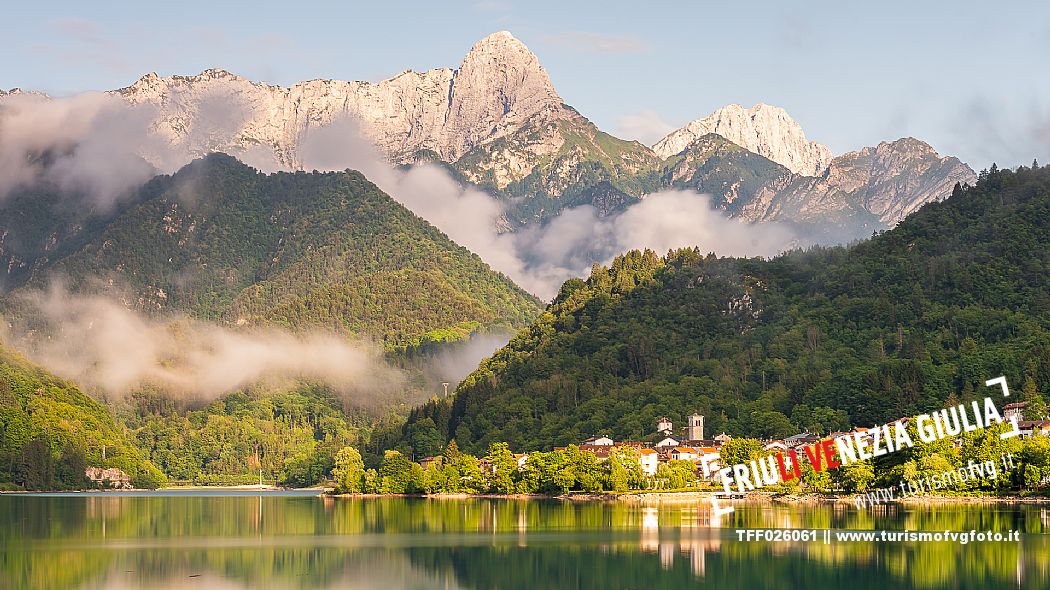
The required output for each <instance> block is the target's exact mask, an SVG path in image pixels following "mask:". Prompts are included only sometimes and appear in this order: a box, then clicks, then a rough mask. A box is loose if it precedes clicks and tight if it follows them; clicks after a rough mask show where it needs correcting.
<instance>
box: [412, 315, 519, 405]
mask: <svg viewBox="0 0 1050 590" xmlns="http://www.w3.org/2000/svg"><path fill="white" fill-rule="evenodd" d="M513 336H514V333H513V332H510V331H506V330H498V331H494V332H481V333H476V334H473V335H471V337H470V338H469V339H468V340H465V341H463V342H456V343H454V344H451V345H449V346H447V347H445V348H444V349H442V350H441V351H440V352H438V353H437V354H435V355H434V356H432V357H431V358H430V359H428V361H427V367H426V373H427V375H428V376H429V377H430V378H431V379H433V380H434V381H435V382H436V383H438V384H440V383H442V382H445V383H448V384H449V388H448V390H449V391H452V390H453V389H455V388H456V386H457V385H458V384H459V382H460V381H462V380H463V379H464V378H465V377H466V376H467V375H469V374H471V373H472V372H473V371H474V369H477V368H478V365H479V364H481V361H483V360H484V359H486V358H488V357H490V356H492V353H494V352H496V351H497V350H499V349H500V348H503V346H504V345H505V344H507V343H508V342H510V339H511V338H512V337H513Z"/></svg>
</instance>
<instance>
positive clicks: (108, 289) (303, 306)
mask: <svg viewBox="0 0 1050 590" xmlns="http://www.w3.org/2000/svg"><path fill="white" fill-rule="evenodd" d="M71 206H72V205H71V204H69V203H65V204H63V201H61V200H60V199H59V200H56V198H55V197H53V196H52V197H51V198H50V199H43V200H34V199H32V198H25V199H15V200H13V201H9V203H8V204H7V205H5V209H4V214H5V216H6V215H9V216H8V217H5V219H12V220H15V219H20V220H22V221H20V224H23V222H24V227H23V226H22V225H20V226H18V227H11V228H6V227H5V228H4V230H5V232H6V233H5V234H4V235H5V236H7V233H10V234H11V236H7V238H6V239H7V240H8V246H7V249H8V250H11V249H12V248H15V249H17V248H16V245H17V246H19V247H21V248H22V249H24V250H25V252H24V253H22V255H21V258H24V259H26V260H30V261H31V262H32V264H29V265H28V266H26V268H25V269H23V271H22V272H21V273H20V274H15V275H12V276H10V277H8V279H9V282H10V286H16V287H17V286H19V285H23V283H24V286H23V287H22V290H23V291H24V290H25V289H26V288H30V289H32V288H41V287H44V286H45V284H46V283H48V282H49V281H50V280H51V279H52V278H53V277H55V276H61V277H65V278H67V280H68V282H69V286H70V287H71V288H73V289H75V290H77V291H82V292H83V291H92V292H99V291H101V292H104V293H106V294H109V295H116V296H120V297H121V298H122V299H123V300H124V301H128V302H131V303H132V304H133V305H134V306H135V307H136V308H138V309H139V310H141V311H145V312H150V313H157V312H173V311H174V312H184V313H188V314H189V315H192V316H194V317H197V318H200V319H205V320H215V321H220V322H222V323H225V324H229V325H234V324H236V325H258V324H269V325H280V326H285V327H289V328H292V329H295V330H303V329H308V328H311V327H323V328H325V329H329V330H335V331H338V332H340V333H344V334H353V335H357V336H366V337H369V338H374V339H377V340H380V341H381V342H383V343H384V344H385V345H386V346H387V348H388V349H397V348H404V347H406V346H413V345H416V344H419V343H421V342H428V341H443V340H449V339H456V338H460V337H463V336H465V335H467V334H469V333H470V332H471V331H472V330H473V328H475V327H478V326H482V327H485V328H492V327H502V328H520V327H522V326H524V325H525V324H526V323H527V322H528V321H529V320H531V319H532V318H533V317H535V315H536V314H537V313H538V312H539V310H540V304H539V301H538V300H536V298H534V297H532V296H531V295H529V294H527V293H526V292H524V291H523V290H521V289H520V288H519V287H517V286H516V285H515V284H514V283H513V282H511V281H510V280H509V279H507V278H506V277H504V276H503V275H500V274H498V273H496V272H493V271H492V270H491V269H490V268H489V267H488V266H487V265H486V264H485V263H484V262H482V261H481V259H480V258H478V257H477V256H476V255H474V254H472V253H471V252H470V251H468V250H466V249H465V248H463V247H461V246H458V245H456V244H455V243H454V242H452V241H451V240H449V239H448V237H447V236H445V235H444V234H442V233H441V232H440V231H439V230H437V229H436V228H435V227H433V226H431V225H429V224H428V223H426V222H425V221H423V220H422V219H420V218H419V217H417V216H416V215H414V214H413V213H412V212H411V211H409V210H408V209H405V208H404V207H402V206H401V205H400V204H398V203H397V202H395V201H394V200H393V199H391V198H390V197H389V196H387V195H386V194H385V193H383V192H382V191H380V190H379V189H378V188H376V186H375V185H373V184H372V183H371V182H369V181H368V180H367V179H365V177H364V176H362V175H361V174H360V173H357V172H338V173H335V172H333V173H317V172H315V173H305V172H296V173H277V174H269V175H267V174H262V173H260V172H258V171H256V170H255V169H253V168H251V167H249V166H247V165H245V164H242V163H240V162H239V161H237V160H236V159H234V158H232V157H229V156H225V155H223V154H212V155H210V156H208V157H206V158H203V159H201V160H197V161H195V162H193V163H192V164H189V165H188V166H186V167H184V168H183V169H182V170H180V171H179V172H177V173H176V174H174V175H173V176H158V177H156V178H154V179H153V180H151V181H150V182H149V183H148V184H147V185H146V186H145V187H143V188H142V189H141V191H140V192H139V194H137V195H135V196H133V197H131V204H130V205H129V206H127V207H126V208H125V209H124V210H123V211H121V213H120V215H118V216H116V217H115V218H113V219H110V218H109V217H105V216H97V215H96V216H92V217H90V218H89V219H90V220H92V221H90V222H88V223H87V224H86V226H87V227H86V228H85V227H83V226H84V224H79V225H78V224H73V225H72V226H70V227H66V226H67V225H69V224H63V223H62V220H63V219H65V218H66V217H68V214H66V213H64V212H65V211H66V210H67V209H68V208H69V207H71ZM50 216H53V218H51V217H50ZM40 217H45V218H49V219H51V221H50V222H49V223H45V221H46V220H44V221H42V220H40V219H38V218H40ZM56 224H57V225H56ZM38 226H39V227H38ZM74 227H75V228H76V229H77V230H78V231H74V229H73V228H74ZM22 234H25V235H22ZM20 235H21V239H20V240H16V239H15V238H16V237H19V236H20ZM44 236H47V238H46V239H45V237H44ZM2 246H3V244H0V253H2V252H3V251H4V250H3V248H2ZM20 251H21V250H20ZM45 254H46V255H45ZM16 266H17V265H16ZM30 271H31V272H30Z"/></svg>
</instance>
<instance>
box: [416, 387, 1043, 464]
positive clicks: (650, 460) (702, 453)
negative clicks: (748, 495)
mask: <svg viewBox="0 0 1050 590" xmlns="http://www.w3.org/2000/svg"><path fill="white" fill-rule="evenodd" d="M1027 405H1028V403H1027V402H1014V403H1009V404H1006V405H1005V406H1004V407H1003V418H1004V419H1005V420H1006V421H1008V422H1014V421H1016V424H1017V429H1018V431H1019V432H1020V437H1021V438H1031V437H1033V436H1050V420H1048V419H1047V417H1046V416H1042V417H1040V418H1039V419H1027V417H1026V415H1025V408H1026V407H1027ZM910 420H911V418H910V417H902V418H898V419H897V420H894V421H893V422H891V423H890V424H892V425H894V426H896V425H898V424H900V425H901V426H905V425H907V423H908V422H909V421H910ZM877 430H878V429H877V428H864V427H857V428H854V429H853V430H852V431H848V432H847V431H836V432H832V433H829V434H827V435H819V434H814V433H809V432H801V433H798V434H793V435H791V436H788V437H785V438H783V439H775V440H761V441H760V442H761V443H762V450H763V451H769V452H776V451H788V450H793V449H796V448H800V447H804V446H807V445H812V444H814V443H817V442H820V441H822V440H835V439H837V438H840V437H850V438H853V439H855V440H865V441H868V442H869V443H876V442H877V438H878V433H877V432H876V431H877ZM732 438H733V437H732V436H730V435H729V434H726V433H725V432H722V433H719V434H717V435H715V436H713V437H711V438H705V437H704V416H702V415H700V414H696V413H694V414H691V415H690V416H688V417H687V418H686V426H685V427H684V429H683V430H682V433H681V435H676V434H675V428H674V423H673V422H672V421H671V420H670V419H669V418H666V417H662V418H659V419H658V420H657V421H656V429H655V436H654V437H653V439H654V440H653V441H650V442H645V441H634V440H615V439H613V438H612V437H610V436H606V435H597V436H592V437H590V438H588V439H586V440H584V441H581V442H580V443H578V444H577V446H578V447H579V449H580V450H581V451H584V452H589V453H592V454H594V456H595V457H596V458H597V459H598V461H605V460H606V459H608V458H609V456H610V455H611V454H612V452H613V450H614V449H617V448H623V447H627V448H629V449H633V450H634V451H635V454H636V457H637V461H638V465H639V467H640V468H641V471H642V473H643V474H644V475H645V476H648V477H653V476H655V475H656V473H657V470H658V469H659V466H660V464H661V463H667V462H669V461H689V462H691V463H693V464H694V465H695V466H696V470H695V473H696V476H697V478H698V479H699V480H701V481H706V482H709V483H714V484H718V483H720V481H721V480H720V475H719V470H720V469H721V468H722V467H725V465H722V462H721V449H722V447H723V446H724V445H725V444H726V443H728V442H729V441H730V440H732ZM953 444H954V445H955V446H956V447H958V446H959V445H961V444H962V439H961V438H960V437H955V438H954V439H953ZM565 448H566V447H555V448H554V450H556V451H558V450H565ZM800 456H802V457H804V456H805V455H804V454H802V455H800ZM514 458H515V461H516V463H517V466H518V468H519V469H523V468H525V466H526V463H527V461H528V458H529V453H517V454H515V455H514ZM434 460H435V457H424V458H423V459H421V460H420V464H421V465H422V466H423V468H424V469H425V468H426V467H427V466H428V465H429V464H430V463H432V462H433V461H434ZM482 463H483V464H482V468H483V469H484V468H485V467H486V465H484V461H483V462H482ZM705 465H706V466H707V468H706V469H704V466H705Z"/></svg>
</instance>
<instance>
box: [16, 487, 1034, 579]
mask: <svg viewBox="0 0 1050 590" xmlns="http://www.w3.org/2000/svg"><path fill="white" fill-rule="evenodd" d="M745 528H751V529H759V528H761V529H806V530H815V531H817V535H818V538H817V540H815V541H808V542H801V541H796V542H771V541H747V540H743V541H742V540H739V539H738V535H737V534H736V529H745ZM829 529H830V530H833V531H836V532H842V531H882V530H887V531H903V530H908V531H930V532H944V531H946V530H950V531H970V530H971V529H973V530H977V531H993V532H1007V531H1011V530H1017V531H1020V532H1021V535H1020V538H1019V540H1016V541H1009V542H985V543H977V542H973V543H967V544H965V545H963V544H960V543H958V542H949V541H940V542H937V541H925V542H924V541H914V542H903V543H891V542H886V543H881V542H871V541H836V540H833V541H831V542H830V543H825V542H823V540H822V539H823V535H824V533H823V531H824V530H829ZM1048 533H1050V508H1047V507H1041V506H1020V507H1018V506H1006V505H967V506H960V505H948V506H935V507H918V506H915V507H912V506H908V507H903V506H889V507H877V508H876V509H874V510H872V509H866V510H858V509H857V508H855V507H853V506H852V505H846V504H842V505H809V504H806V505H801V504H792V505H785V504H772V503H757V502H756V503H746V504H738V505H737V509H736V511H735V512H734V513H733V514H731V515H728V516H725V517H723V518H722V519H721V520H716V521H714V522H712V517H711V513H710V511H709V507H708V504H707V503H706V502H695V503H679V504H664V505H659V506H655V505H654V506H643V505H638V504H628V503H596V502H595V503H572V502H562V501H555V500H542V501H540V500H506V499H419V498H381V499H376V498H368V499H366V498H359V499H343V498H322V497H317V496H315V495H312V494H310V493H295V492H292V493H282V492H276V493H274V492H271V493H260V492H256V491H251V492H241V493H229V492H200V491H193V492H174V493H138V494H136V493H127V494H121V493H99V494H36V495H9V494H8V495H0V543H2V545H3V552H2V557H0V569H2V572H0V588H19V589H21V588H63V589H64V588H114V589H125V588H153V589H169V588H170V589H176V588H193V589H202V588H219V589H231V590H232V589H243V588H354V589H381V590H395V589H400V588H410V589H429V588H440V589H466V588H471V589H489V588H500V589H518V588H520V589H529V590H534V589H557V588H588V589H590V588H593V589H609V588H637V589H661V588H667V589H672V588H673V589H681V588H719V589H723V588H728V589H736V588H739V589H748V590H752V589H760V588H784V589H792V588H813V589H824V588H847V587H848V588H850V589H851V590H864V589H868V588H871V589H876V588H877V589H879V590H887V589H897V588H956V589H969V588H974V589H977V588H979V589H989V588H995V589H998V588H1050V542H1048V539H1050V537H1048Z"/></svg>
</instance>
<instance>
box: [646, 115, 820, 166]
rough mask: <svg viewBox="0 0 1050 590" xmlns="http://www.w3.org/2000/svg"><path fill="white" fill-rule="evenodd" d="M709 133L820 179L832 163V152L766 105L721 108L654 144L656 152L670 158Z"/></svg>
mask: <svg viewBox="0 0 1050 590" xmlns="http://www.w3.org/2000/svg"><path fill="white" fill-rule="evenodd" d="M708 133H716V134H718V135H721V136H722V137H724V138H726V139H728V140H729V141H732V142H733V143H735V144H737V145H740V146H742V147H744V148H746V149H748V150H751V151H752V152H755V153H756V154H759V155H761V156H765V157H767V158H769V159H770V160H772V161H774V162H776V163H778V164H780V165H782V166H784V167H785V168H787V169H788V170H791V171H792V172H794V173H796V174H801V175H803V176H820V175H821V174H823V173H824V171H825V170H826V169H827V167H828V165H829V164H830V163H831V158H832V154H831V150H830V149H828V148H827V147H826V146H824V145H821V144H819V143H816V142H814V141H809V140H807V139H806V134H805V133H804V132H803V131H802V126H801V125H799V124H798V123H797V122H796V121H795V120H794V119H792V118H791V116H790V115H788V114H787V111H785V110H784V109H782V108H780V107H776V106H772V105H768V104H763V103H758V104H756V105H755V106H753V107H751V108H749V109H745V108H744V107H742V106H740V105H738V104H729V105H726V106H724V107H721V108H719V109H718V110H716V111H715V112H713V113H711V114H710V115H708V116H706V117H704V118H702V119H696V120H694V121H690V122H689V123H688V124H686V126H685V127H682V128H681V129H678V130H676V131H673V132H671V133H670V134H669V135H668V136H667V137H665V138H663V139H661V140H660V141H658V142H656V144H655V145H653V151H655V152H656V153H657V155H659V156H660V157H663V158H667V157H669V156H673V155H675V154H677V153H679V152H681V151H682V150H683V149H685V148H686V146H688V145H689V144H690V143H692V142H693V141H695V140H696V139H697V138H699V137H702V136H703V135H706V134H708Z"/></svg>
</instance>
